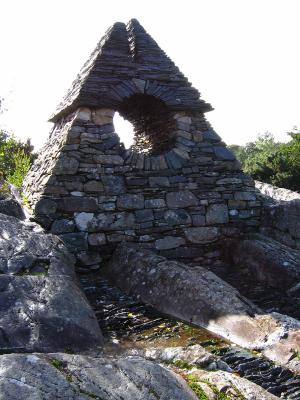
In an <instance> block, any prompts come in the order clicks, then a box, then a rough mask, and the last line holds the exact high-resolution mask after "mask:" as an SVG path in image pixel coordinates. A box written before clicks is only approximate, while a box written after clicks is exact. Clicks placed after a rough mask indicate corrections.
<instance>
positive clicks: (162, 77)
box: [25, 20, 260, 269]
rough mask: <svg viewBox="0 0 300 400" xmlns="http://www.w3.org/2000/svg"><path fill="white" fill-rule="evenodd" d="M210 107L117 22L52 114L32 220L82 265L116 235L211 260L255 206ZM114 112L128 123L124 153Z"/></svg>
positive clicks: (35, 177) (109, 248)
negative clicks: (129, 142) (129, 141)
mask: <svg viewBox="0 0 300 400" xmlns="http://www.w3.org/2000/svg"><path fill="white" fill-rule="evenodd" d="M211 109H212V108H211V106H210V105H209V104H207V103H206V102H205V101H203V100H202V99H201V98H200V95H199V93H198V91H197V90H196V89H194V88H193V87H192V86H191V84H190V83H189V82H188V80H187V79H186V78H185V76H184V75H183V74H182V73H181V72H180V71H179V69H178V68H177V67H176V66H175V64H174V63H173V62H172V61H171V60H170V59H169V58H168V57H167V56H166V54H165V53H164V52H163V51H162V50H161V49H160V48H159V46H158V45H157V43H156V42H155V41H154V40H153V39H152V38H151V36H150V35H149V34H148V33H147V32H146V31H145V30H144V28H143V27H142V26H141V25H140V24H139V23H138V21H136V20H131V21H130V22H129V23H128V24H127V25H125V24H123V23H116V24H115V25H114V26H113V27H112V28H110V29H109V30H108V31H107V33H106V34H105V36H104V37H103V39H102V40H101V41H100V43H99V44H98V46H97V47H96V49H95V51H94V52H93V53H92V55H91V57H90V59H89V60H88V61H87V63H86V64H85V65H84V66H83V68H82V70H81V72H80V74H79V75H78V76H77V78H76V79H75V81H74V82H73V84H72V87H71V89H70V90H69V92H68V93H67V95H66V97H65V98H64V99H63V101H62V102H61V103H60V105H59V106H58V108H57V110H56V112H55V113H54V114H53V115H52V117H51V121H53V122H54V127H53V130H52V132H51V133H50V135H49V138H48V141H47V143H46V145H45V146H44V148H43V149H42V151H41V152H40V155H39V157H38V159H37V160H36V162H35V163H34V165H33V167H32V168H31V170H30V172H29V174H28V176H27V178H26V181H25V192H26V194H27V196H28V198H29V201H30V204H31V206H32V208H33V210H34V215H35V218H36V219H37V220H38V221H39V222H40V223H41V224H42V225H43V226H44V227H45V228H46V229H49V230H51V232H54V233H56V234H59V235H60V236H61V238H62V240H63V241H64V242H65V243H66V244H67V245H68V246H69V248H70V249H71V251H73V252H74V253H75V254H76V256H77V258H78V263H79V265H80V266H82V267H85V268H86V267H88V268H92V269H93V268H96V267H97V266H98V265H99V262H100V260H101V259H103V258H106V257H109V256H110V255H111V254H112V252H113V251H114V248H115V247H116V245H117V244H118V243H119V242H121V241H130V242H137V243H141V244H142V245H143V246H145V247H147V248H150V249H154V250H156V251H157V252H159V253H161V254H163V255H165V256H167V257H171V258H178V259H181V260H183V261H188V262H197V263H199V262H202V263H204V264H205V263H210V262H212V261H213V260H215V258H218V256H219V253H220V248H221V244H222V241H223V240H224V239H226V238H228V237H236V236H239V235H241V234H243V233H244V232H248V231H249V230H253V229H255V227H256V226H257V225H258V224H259V210H260V203H259V202H258V201H257V198H256V191H255V188H254V185H253V181H252V179H251V178H249V177H248V176H246V175H245V174H243V173H242V172H241V171H240V166H239V163H238V162H237V161H236V159H235V157H234V155H233V154H232V153H231V152H230V151H229V150H228V149H227V148H226V146H225V144H224V143H223V142H222V141H221V139H220V137H219V136H218V135H217V134H216V132H215V131H214V130H213V129H212V128H211V126H210V124H209V123H208V122H207V121H206V119H205V117H204V112H206V111H210V110H211ZM116 111H118V112H119V113H120V114H121V115H122V116H123V117H124V118H125V119H127V120H129V121H130V122H131V123H132V124H133V126H134V132H135V139H134V144H133V146H132V147H131V148H130V149H125V148H124V146H123V144H122V143H120V140H119V136H118V134H117V132H115V129H114V125H113V116H114V113H115V112H116Z"/></svg>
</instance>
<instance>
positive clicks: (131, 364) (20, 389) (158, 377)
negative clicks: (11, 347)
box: [0, 353, 197, 400]
mask: <svg viewBox="0 0 300 400" xmlns="http://www.w3.org/2000/svg"><path fill="white" fill-rule="evenodd" d="M7 399H9V400H27V399H30V400H50V399H56V400H59V399H63V400H65V399H68V400H90V399H101V400H111V399H114V400H124V399H128V400H129V399H130V400H141V399H145V400H146V399H147V400H157V399H160V400H170V399H172V400H197V396H196V395H195V394H194V393H193V392H192V390H191V389H190V388H189V387H188V386H187V384H186V383H185V381H184V380H183V379H182V378H181V377H180V376H178V375H176V374H175V373H173V372H172V371H170V370H168V369H166V368H164V367H162V366H160V365H158V364H155V363H153V362H151V361H146V360H144V359H142V358H139V357H119V358H115V357H112V358H110V357H99V358H92V357H87V356H82V355H81V356H80V355H70V354H62V353H60V354H59V353H56V354H55V353H54V354H28V355H25V354H9V355H2V356H0V400H7Z"/></svg>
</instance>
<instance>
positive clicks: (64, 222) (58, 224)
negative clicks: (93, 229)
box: [51, 219, 75, 234]
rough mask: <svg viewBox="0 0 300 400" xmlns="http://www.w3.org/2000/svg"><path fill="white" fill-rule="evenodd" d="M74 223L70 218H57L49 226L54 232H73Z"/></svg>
mask: <svg viewBox="0 0 300 400" xmlns="http://www.w3.org/2000/svg"><path fill="white" fill-rule="evenodd" d="M74 229H75V224H74V221H73V220H71V219H57V220H56V221H54V222H53V224H52V226H51V232H52V233H55V234H59V233H70V232H74Z"/></svg>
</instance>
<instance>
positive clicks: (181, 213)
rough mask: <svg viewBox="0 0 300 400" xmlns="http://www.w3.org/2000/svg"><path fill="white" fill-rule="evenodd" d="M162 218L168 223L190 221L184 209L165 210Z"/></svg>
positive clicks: (182, 223) (184, 223)
mask: <svg viewBox="0 0 300 400" xmlns="http://www.w3.org/2000/svg"><path fill="white" fill-rule="evenodd" d="M164 218H165V220H166V222H167V223H168V225H171V226H174V225H187V224H190V223H191V217H190V215H189V214H188V213H187V212H186V211H185V210H167V211H166V212H165V213H164Z"/></svg>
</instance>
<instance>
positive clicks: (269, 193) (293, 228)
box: [255, 182, 300, 249]
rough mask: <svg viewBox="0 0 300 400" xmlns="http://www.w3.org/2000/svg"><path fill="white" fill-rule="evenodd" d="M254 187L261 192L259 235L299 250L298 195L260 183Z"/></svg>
mask: <svg viewBox="0 0 300 400" xmlns="http://www.w3.org/2000/svg"><path fill="white" fill-rule="evenodd" d="M255 185H256V187H257V188H258V189H259V190H260V191H261V196H260V197H261V200H262V215H261V225H260V231H261V233H263V234H264V235H266V236H270V237H272V238H273V239H275V240H277V241H279V242H281V243H283V244H285V245H287V246H289V247H292V248H294V249H300V193H297V192H292V191H291V190H288V189H284V188H279V187H276V186H272V185H268V184H267V183H262V182H255Z"/></svg>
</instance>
